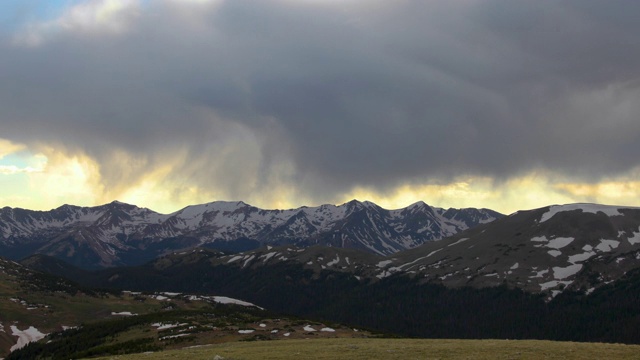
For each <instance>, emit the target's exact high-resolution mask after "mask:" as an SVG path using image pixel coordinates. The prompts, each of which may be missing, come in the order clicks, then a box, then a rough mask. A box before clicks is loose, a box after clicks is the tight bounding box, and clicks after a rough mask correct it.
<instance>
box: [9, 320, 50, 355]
mask: <svg viewBox="0 0 640 360" xmlns="http://www.w3.org/2000/svg"><path fill="white" fill-rule="evenodd" d="M11 334H12V335H13V336H17V337H18V342H17V343H16V344H15V345H13V346H12V347H11V350H10V351H15V350H18V349H22V348H23V347H24V346H25V345H27V344H28V343H30V342H32V341H38V340H40V339H42V338H44V337H45V336H47V334H43V333H41V332H40V331H39V330H38V329H36V328H35V327H33V326H29V328H28V329H26V330H20V329H18V327H17V326H14V325H11Z"/></svg>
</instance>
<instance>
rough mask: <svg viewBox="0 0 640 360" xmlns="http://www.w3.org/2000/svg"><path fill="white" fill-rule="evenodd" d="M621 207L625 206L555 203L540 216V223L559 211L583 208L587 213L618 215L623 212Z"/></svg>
mask: <svg viewBox="0 0 640 360" xmlns="http://www.w3.org/2000/svg"><path fill="white" fill-rule="evenodd" d="M621 208H623V207H621V206H610V205H599V204H583V203H579V204H567V205H553V206H550V207H549V211H547V212H546V213H544V214H542V217H541V218H540V223H543V222H545V221H547V220H549V219H551V218H552V217H553V216H554V215H556V214H557V213H560V212H565V211H575V210H582V212H585V213H592V214H597V213H599V212H602V213H604V214H605V215H607V216H617V215H622V213H620V210H619V209H621ZM624 208H626V207H624Z"/></svg>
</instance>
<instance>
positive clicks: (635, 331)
mask: <svg viewBox="0 0 640 360" xmlns="http://www.w3.org/2000/svg"><path fill="white" fill-rule="evenodd" d="M114 274H120V276H118V277H117V278H115V277H113V275H114ZM110 278H111V279H112V281H109V279H110ZM114 278H115V280H113V279H114ZM75 280H76V281H79V282H82V283H85V284H92V285H94V286H100V287H114V288H120V289H127V290H136V291H177V292H183V293H192V294H208V295H224V296H230V297H235V298H238V299H242V300H246V301H250V302H253V303H255V304H258V305H260V306H262V307H265V308H267V309H269V310H270V311H273V312H278V313H283V314H287V315H292V316H299V317H305V318H310V319H316V320H318V321H332V322H339V323H343V324H348V325H352V326H355V327H361V328H368V329H373V330H376V331H380V332H385V333H389V334H395V335H401V336H409V337H425V338H462V339H464V338H467V339H470V338H474V339H483V338H496V339H548V340H567V341H591V342H621V343H633V344H639V343H640V272H633V273H629V274H627V276H625V277H624V278H623V279H621V280H619V281H617V282H615V283H612V284H609V285H606V286H604V287H601V288H599V289H598V290H596V291H594V292H593V293H592V294H591V295H588V296H587V295H585V294H583V293H577V292H569V291H565V292H564V293H563V294H560V295H558V296H557V297H556V298H555V299H553V300H552V301H551V302H546V301H545V298H546V296H547V294H531V293H527V292H524V291H522V290H519V289H513V288H508V287H506V286H499V287H494V288H483V289H474V288H459V289H451V288H446V287H444V286H441V285H436V284H428V283H426V284H425V283H421V282H420V281H419V279H414V278H410V277H408V276H403V275H396V276H391V277H388V278H384V279H382V280H379V281H372V280H363V281H360V280H358V279H356V278H355V277H354V276H353V275H352V274H348V273H340V272H334V271H322V272H320V273H314V272H313V271H312V270H309V269H304V268H303V267H302V266H301V265H300V264H297V263H286V262H285V263H281V264H277V265H271V266H263V267H256V268H245V269H240V268H238V267H236V266H230V265H229V266H227V265H218V266H212V265H211V263H210V262H209V261H208V260H207V259H206V258H203V259H201V260H200V261H194V262H190V263H188V264H182V265H174V266H168V267H166V268H164V269H157V268H154V267H153V265H151V264H150V265H145V266H142V267H135V268H128V269H126V270H124V271H123V270H122V269H110V270H105V271H101V272H96V273H93V274H91V276H90V277H87V276H85V277H84V278H83V279H75ZM376 280H377V279H376Z"/></svg>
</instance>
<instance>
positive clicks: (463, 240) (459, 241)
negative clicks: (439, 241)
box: [448, 238, 469, 246]
mask: <svg viewBox="0 0 640 360" xmlns="http://www.w3.org/2000/svg"><path fill="white" fill-rule="evenodd" d="M467 240H469V238H462V239H460V240H458V241H456V242H454V243H452V244H449V245H448V246H453V245H458V244H460V243H461V242H465V241H467Z"/></svg>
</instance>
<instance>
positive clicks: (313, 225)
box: [0, 200, 502, 268]
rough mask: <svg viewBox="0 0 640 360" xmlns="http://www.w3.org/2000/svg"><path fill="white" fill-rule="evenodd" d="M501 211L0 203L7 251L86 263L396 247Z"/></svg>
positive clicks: (0, 247)
mask: <svg viewBox="0 0 640 360" xmlns="http://www.w3.org/2000/svg"><path fill="white" fill-rule="evenodd" d="M501 216H502V215H501V214H499V213H497V212H495V211H491V210H487V209H460V210H458V209H441V208H434V207H430V206H428V205H426V204H424V203H422V202H420V203H416V204H413V205H411V206H409V207H407V208H404V209H398V210H386V209H383V208H381V207H379V206H377V205H375V204H373V203H371V202H359V201H355V200H353V201H350V202H348V203H346V204H343V205H340V206H335V205H322V206H318V207H302V208H298V209H290V210H263V209H259V208H256V207H253V206H251V205H248V204H245V203H243V202H213V203H209V204H203V205H194V206H188V207H186V208H184V209H182V210H179V211H177V212H175V213H173V214H168V215H163V214H158V213H155V212H153V211H151V210H149V209H144V208H138V207H136V206H133V205H129V204H123V203H119V202H113V203H110V204H106V205H102V206H97V207H77V206H70V205H64V206H61V207H60V208H57V209H54V210H51V211H30V210H24V209H12V208H8V207H5V208H3V209H0V236H1V237H0V251H2V254H4V255H5V256H7V257H9V258H13V259H20V258H23V257H26V256H28V255H31V254H34V253H41V254H46V255H50V256H54V257H57V258H59V259H64V260H66V261H68V262H70V263H73V264H75V265H77V266H80V267H84V268H99V267H108V266H118V265H127V264H140V263H143V262H145V261H148V260H151V259H153V258H155V257H157V256H159V255H162V254H164V253H167V252H171V251H174V250H181V249H188V248H193V247H196V246H206V247H213V248H219V249H224V250H227V251H234V250H235V251H238V250H248V249H252V248H257V247H259V246H260V245H264V244H269V245H285V244H295V245H297V246H303V247H304V246H310V245H318V244H319V245H327V246H334V247H345V248H357V249H363V250H366V251H369V252H372V253H376V254H391V253H394V252H397V251H400V250H405V249H409V248H413V247H416V246H419V245H421V244H424V243H425V242H429V241H433V240H438V239H442V238H444V237H447V236H451V235H454V234H456V233H458V232H460V231H463V230H465V229H468V228H470V227H473V226H477V225H478V224H482V223H488V222H491V221H493V220H495V219H497V218H500V217H501Z"/></svg>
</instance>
